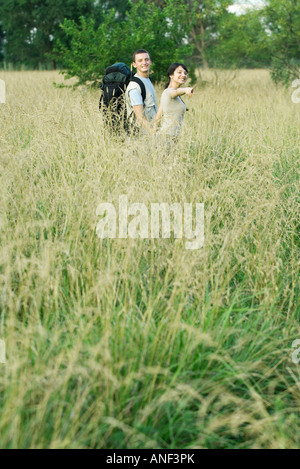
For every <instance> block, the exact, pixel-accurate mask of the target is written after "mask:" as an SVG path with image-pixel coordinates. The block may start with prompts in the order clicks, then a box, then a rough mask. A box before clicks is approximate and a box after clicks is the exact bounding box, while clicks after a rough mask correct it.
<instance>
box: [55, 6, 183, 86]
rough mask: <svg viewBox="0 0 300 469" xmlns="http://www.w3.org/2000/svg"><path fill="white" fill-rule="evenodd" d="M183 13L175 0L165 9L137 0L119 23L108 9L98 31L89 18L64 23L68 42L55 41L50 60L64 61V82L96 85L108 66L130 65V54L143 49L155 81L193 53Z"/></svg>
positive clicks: (181, 7)
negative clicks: (149, 57)
mask: <svg viewBox="0 0 300 469" xmlns="http://www.w3.org/2000/svg"><path fill="white" fill-rule="evenodd" d="M186 15H187V7H186V5H184V4H183V2H178V1H177V0H167V2H166V4H165V7H164V8H160V7H158V6H156V5H155V4H154V2H151V3H145V2H144V1H142V0H140V1H138V2H135V3H130V7H129V11H128V13H127V15H126V18H125V19H124V20H123V21H121V22H120V21H119V20H118V18H117V17H116V11H115V10H110V11H108V13H106V14H105V15H104V17H103V21H102V23H101V24H100V26H98V27H96V25H95V21H94V19H92V18H88V19H87V18H81V20H80V24H79V25H78V24H76V22H75V21H73V20H65V21H64V23H63V24H62V30H63V31H64V33H65V35H66V39H67V41H66V40H64V41H60V40H58V41H56V46H55V51H54V53H55V57H60V58H61V59H62V60H63V63H64V64H65V68H66V71H65V77H66V78H70V77H77V78H78V81H77V84H83V83H86V82H90V83H93V84H97V83H98V82H99V81H100V79H101V76H103V74H104V72H105V69H106V67H107V66H109V65H111V64H112V63H114V62H125V63H128V64H130V63H131V60H132V53H133V52H134V50H136V49H139V48H144V49H147V50H149V51H150V52H151V58H152V61H153V70H154V71H155V72H154V75H153V79H154V80H157V81H160V80H162V79H164V77H166V70H167V69H168V67H169V65H170V64H171V63H172V62H174V61H176V60H183V59H184V57H185V56H188V55H190V54H191V52H192V47H191V46H190V45H189V44H188V43H187V38H188V34H189V31H188V30H186V29H185V26H186V25H185V22H184V20H183V19H184V18H186ZM183 25H184V26H183ZM67 42H68V45H66V44H67Z"/></svg>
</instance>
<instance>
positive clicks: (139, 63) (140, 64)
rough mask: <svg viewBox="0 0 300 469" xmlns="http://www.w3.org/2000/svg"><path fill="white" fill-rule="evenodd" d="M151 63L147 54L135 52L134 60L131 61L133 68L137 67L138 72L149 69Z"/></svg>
mask: <svg viewBox="0 0 300 469" xmlns="http://www.w3.org/2000/svg"><path fill="white" fill-rule="evenodd" d="M151 65H152V62H151V59H150V57H149V54H145V53H143V54H137V55H136V56H135V62H133V66H134V68H136V69H137V71H138V72H140V73H147V72H149V71H150V67H151Z"/></svg>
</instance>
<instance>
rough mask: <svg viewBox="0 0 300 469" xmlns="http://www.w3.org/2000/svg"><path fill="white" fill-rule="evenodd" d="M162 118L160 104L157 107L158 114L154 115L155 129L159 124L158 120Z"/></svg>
mask: <svg viewBox="0 0 300 469" xmlns="http://www.w3.org/2000/svg"><path fill="white" fill-rule="evenodd" d="M162 116H163V108H162V105H161V104H160V106H159V109H158V113H157V114H156V117H155V122H154V125H155V128H156V129H157V128H158V126H159V124H160V120H161V118H162Z"/></svg>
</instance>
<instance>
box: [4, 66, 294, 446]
mask: <svg viewBox="0 0 300 469" xmlns="http://www.w3.org/2000/svg"><path fill="white" fill-rule="evenodd" d="M214 77H215V75H212V74H210V73H209V72H208V73H207V74H206V86H204V87H201V86H200V85H199V87H198V89H197V95H196V96H195V98H194V100H193V101H189V103H188V104H189V108H190V111H189V112H188V114H187V117H186V120H185V124H184V129H183V132H182V139H181V141H180V143H179V144H178V146H177V147H176V149H175V150H174V152H172V153H171V154H169V155H162V153H161V151H160V149H159V148H157V147H155V146H153V144H152V142H147V141H145V140H133V141H126V143H125V144H124V142H123V141H121V140H118V139H112V138H111V137H110V136H108V135H107V134H106V133H105V132H104V129H103V123H102V120H101V116H100V114H99V112H98V109H97V106H98V99H99V92H97V91H90V90H85V89H77V90H76V91H72V90H70V89H58V88H54V87H53V86H52V82H53V81H56V82H58V81H59V80H60V77H59V75H58V74H56V73H55V72H15V73H12V72H4V73H1V77H0V78H2V79H4V80H5V81H6V88H7V99H6V101H7V102H6V104H5V105H1V106H0V114H1V121H0V128H1V131H0V142H1V154H0V167H1V174H0V184H1V191H0V194H1V198H0V314H1V316H0V318H1V323H0V339H3V340H5V342H6V347H7V363H6V365H0V447H2V448H107V449H110V448H113V449H117V448H119V449H122V448H127V449H128V448H130V449H133V448H135V449H139V448H152V449H155V448H169V449H172V448H193V449H195V448H297V447H299V444H300V436H299V435H300V431H299V426H300V425H299V397H300V391H299V389H298V387H297V382H296V381H297V379H295V378H293V377H292V375H291V374H290V372H289V370H288V369H287V368H288V367H289V369H290V370H291V371H293V373H294V376H295V377H298V376H299V374H300V373H299V366H300V365H295V364H293V363H292V361H291V356H292V352H293V349H292V343H293V341H294V340H295V339H298V338H300V328H299V309H297V305H298V299H297V298H298V297H297V293H298V291H299V290H298V287H299V285H298V278H299V277H298V274H299V270H298V268H299V262H298V261H299V238H297V236H298V234H299V233H297V227H298V226H299V225H298V220H299V205H298V203H299V200H298V199H297V197H298V191H299V185H298V184H299V180H298V175H299V152H300V150H299V148H300V136H299V126H300V106H299V105H298V106H297V105H295V104H293V103H292V101H291V95H290V94H289V93H288V92H286V91H285V90H282V89H281V88H276V87H275V86H274V85H273V84H272V82H271V80H270V78H269V75H268V73H267V72H264V71H240V72H238V74H237V76H236V78H235V79H234V80H232V81H231V80H228V74H226V72H223V73H222V72H220V73H218V75H217V78H218V79H217V80H215V79H214ZM158 91H161V90H158ZM121 194H127V195H128V197H129V200H130V202H143V203H145V204H150V203H151V202H170V203H173V202H179V203H184V202H190V203H192V202H193V203H196V202H204V203H205V246H204V248H203V249H201V250H200V251H187V250H186V249H185V244H184V242H183V241H181V240H176V241H175V240H172V239H171V240H149V241H148V240H130V239H129V240H103V241H100V240H99V239H98V238H97V236H96V234H95V228H96V225H97V222H98V219H97V216H96V208H97V206H98V204H99V203H100V202H114V203H116V204H117V201H118V197H119V195H121ZM299 381H300V378H299Z"/></svg>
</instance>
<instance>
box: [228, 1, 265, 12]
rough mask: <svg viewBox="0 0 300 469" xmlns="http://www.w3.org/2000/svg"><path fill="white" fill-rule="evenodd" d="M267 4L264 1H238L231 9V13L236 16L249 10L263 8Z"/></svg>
mask: <svg viewBox="0 0 300 469" xmlns="http://www.w3.org/2000/svg"><path fill="white" fill-rule="evenodd" d="M264 4H265V1H264V0H248V1H245V0H244V1H243V0H240V1H236V2H235V4H234V5H232V6H231V7H229V11H230V12H232V13H236V14H238V15H239V14H240V15H241V14H243V13H245V11H246V10H247V9H248V8H261V7H263V6H264Z"/></svg>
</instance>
